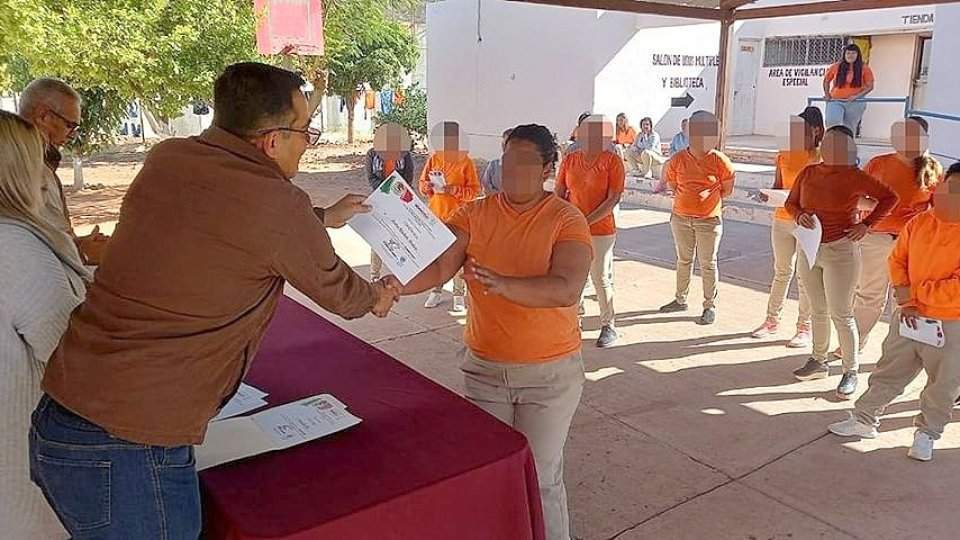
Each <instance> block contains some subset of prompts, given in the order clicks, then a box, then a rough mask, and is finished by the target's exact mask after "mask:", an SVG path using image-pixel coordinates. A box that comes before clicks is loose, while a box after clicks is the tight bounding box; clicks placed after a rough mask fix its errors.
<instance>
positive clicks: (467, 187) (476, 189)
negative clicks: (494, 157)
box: [420, 152, 480, 223]
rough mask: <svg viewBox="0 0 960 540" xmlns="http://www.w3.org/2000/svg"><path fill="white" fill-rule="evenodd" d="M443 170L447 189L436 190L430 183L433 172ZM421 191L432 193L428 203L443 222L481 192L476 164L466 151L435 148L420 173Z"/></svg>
mask: <svg viewBox="0 0 960 540" xmlns="http://www.w3.org/2000/svg"><path fill="white" fill-rule="evenodd" d="M432 171H440V172H442V173H443V176H444V178H445V179H446V182H447V187H446V191H445V192H444V193H434V192H433V188H432V187H431V186H430V173H431V172H432ZM420 193H423V194H424V195H425V196H427V197H429V198H430V200H429V201H428V202H427V205H428V206H429V207H430V210H431V211H432V212H433V213H434V214H435V215H436V216H437V217H438V218H440V221H443V222H444V223H446V222H447V220H449V219H450V218H451V217H452V216H453V214H455V213H456V212H457V210H459V209H460V208H461V207H462V206H463V205H464V204H466V203H468V202H470V201H472V200H474V199H476V198H477V195H479V194H480V178H479V177H478V176H477V168H476V166H474V164H473V160H472V159H470V154H468V153H466V152H435V153H434V154H433V155H432V156H430V159H428V160H427V164H426V165H424V167H423V172H422V173H421V174H420Z"/></svg>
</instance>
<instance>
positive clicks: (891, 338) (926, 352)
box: [856, 313, 960, 439]
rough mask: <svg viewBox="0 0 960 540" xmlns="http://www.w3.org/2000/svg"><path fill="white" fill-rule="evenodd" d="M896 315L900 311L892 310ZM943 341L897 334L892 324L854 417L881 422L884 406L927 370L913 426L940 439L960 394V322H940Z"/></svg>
mask: <svg viewBox="0 0 960 540" xmlns="http://www.w3.org/2000/svg"><path fill="white" fill-rule="evenodd" d="M895 316H896V317H899V313H895ZM943 333H944V338H945V340H946V343H945V345H944V347H943V348H942V349H938V348H936V347H932V346H930V345H925V344H923V343H919V342H916V341H913V340H910V339H907V338H905V337H901V336H900V325H899V323H897V324H891V325H890V333H889V334H887V339H886V341H884V342H883V356H882V357H881V358H880V361H879V362H877V367H876V369H874V371H873V373H871V374H870V383H869V385H870V386H869V388H868V389H867V391H866V393H864V394H863V395H862V396H860V399H858V400H857V404H856V415H857V417H858V418H859V419H860V420H861V421H863V422H866V423H868V424H873V425H875V426H879V425H880V420H879V417H880V416H881V415H883V412H884V410H885V409H886V408H887V405H889V404H890V402H891V401H893V400H894V399H895V398H896V397H897V396H899V395H900V394H902V393H903V390H904V389H905V388H906V387H907V385H908V384H910V382H911V381H913V379H914V378H916V376H917V375H919V374H920V370H921V369H922V370H924V371H926V372H927V386H926V387H924V389H923V392H922V393H921V394H920V414H919V415H918V416H917V417H916V418H915V419H914V425H915V426H917V428H918V429H920V431H922V432H924V433H926V434H928V435H930V436H931V437H933V438H934V439H939V438H940V436H941V435H942V434H943V428H944V426H946V425H947V422H949V421H950V418H951V416H952V414H953V406H954V400H956V399H957V396H960V321H943Z"/></svg>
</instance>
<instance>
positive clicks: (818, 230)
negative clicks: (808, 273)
mask: <svg viewBox="0 0 960 540" xmlns="http://www.w3.org/2000/svg"><path fill="white" fill-rule="evenodd" d="M813 224H814V226H813V228H812V229H808V228H806V227H804V226H802V225H797V228H796V229H794V230H793V236H794V237H795V238H796V239H797V243H798V244H800V249H801V250H803V254H804V255H806V257H807V263H808V264H809V265H810V268H811V269H813V265H814V264H816V262H817V253H819V252H820V242H821V241H823V225H822V224H821V223H820V218H818V217H817V216H813Z"/></svg>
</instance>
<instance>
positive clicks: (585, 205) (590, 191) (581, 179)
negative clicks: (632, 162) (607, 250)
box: [557, 150, 626, 236]
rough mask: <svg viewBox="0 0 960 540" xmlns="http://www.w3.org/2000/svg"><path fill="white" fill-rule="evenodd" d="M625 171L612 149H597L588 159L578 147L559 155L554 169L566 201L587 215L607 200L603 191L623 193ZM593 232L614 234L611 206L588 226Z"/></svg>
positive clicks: (620, 160)
mask: <svg viewBox="0 0 960 540" xmlns="http://www.w3.org/2000/svg"><path fill="white" fill-rule="evenodd" d="M625 183H626V174H625V172H624V169H623V160H622V159H620V157H619V156H618V155H616V154H614V153H613V152H607V151H604V152H601V153H600V155H599V156H598V157H597V158H596V159H595V160H594V161H593V162H592V163H591V162H588V161H587V158H586V157H585V154H584V153H583V151H582V150H578V151H576V152H574V153H572V154H569V155H567V157H565V158H563V163H561V164H560V172H558V173H557V189H558V190H559V189H560V188H561V187H564V188H566V189H567V191H568V192H569V194H570V195H569V199H570V202H571V203H573V205H574V206H576V207H577V208H579V209H580V211H581V212H583V215H585V216H588V215H590V213H591V212H593V211H594V210H596V209H597V208H599V207H600V205H601V204H603V201H605V200H607V195H609V193H610V192H611V191H612V192H614V193H623V190H624V184H625ZM590 233H591V234H592V235H593V236H611V235H614V234H617V223H616V221H615V220H614V217H613V210H610V213H609V214H607V215H606V216H604V217H603V219H601V220H600V221H598V222H596V223H594V224H593V225H591V226H590Z"/></svg>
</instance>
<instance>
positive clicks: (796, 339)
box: [753, 107, 824, 349]
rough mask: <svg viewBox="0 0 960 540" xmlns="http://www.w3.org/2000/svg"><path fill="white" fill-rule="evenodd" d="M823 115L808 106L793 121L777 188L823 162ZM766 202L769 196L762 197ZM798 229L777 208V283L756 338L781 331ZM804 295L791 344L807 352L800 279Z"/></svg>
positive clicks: (806, 302) (806, 306)
mask: <svg viewBox="0 0 960 540" xmlns="http://www.w3.org/2000/svg"><path fill="white" fill-rule="evenodd" d="M823 132H824V126H823V114H822V113H821V112H820V109H818V108H816V107H807V108H806V109H805V110H804V111H803V112H802V113H800V114H799V115H798V116H796V117H794V118H791V119H790V149H789V150H783V151H781V152H779V153H778V154H777V169H776V180H775V181H774V183H773V189H781V190H790V189H791V188H792V187H793V184H794V183H795V182H796V180H797V176H799V175H800V172H801V171H803V169H805V168H806V167H807V166H808V165H812V164H814V163H819V162H820V141H821V140H823ZM762 197H763V198H764V200H766V196H765V195H763V196H762ZM796 228H797V225H796V223H794V221H793V218H792V217H790V214H789V213H787V210H786V209H785V208H777V210H776V213H775V214H774V220H773V225H772V226H771V227H770V241H771V244H772V245H773V268H774V274H773V283H772V284H771V286H770V299H769V300H768V301H767V319H766V320H765V321H764V322H763V324H762V325H760V327H759V328H757V329H756V330H754V332H753V337H754V338H755V339H762V338H766V337H769V336H772V335H774V334H776V333H777V332H779V331H780V315H781V313H782V312H783V304H784V302H785V301H786V299H787V291H788V290H789V289H790V282H791V281H792V280H793V275H794V273H795V271H796V262H797V238H796V237H795V236H794V235H793V231H794V230H795V229H796ZM797 288H798V289H799V292H800V313H799V315H798V317H797V333H796V334H794V336H793V338H792V339H791V340H790V341H789V342H788V343H787V347H788V348H791V349H805V348H807V347H809V346H810V343H811V328H810V313H811V311H810V299H809V298H808V297H807V291H806V288H805V287H804V286H803V281H801V280H797Z"/></svg>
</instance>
